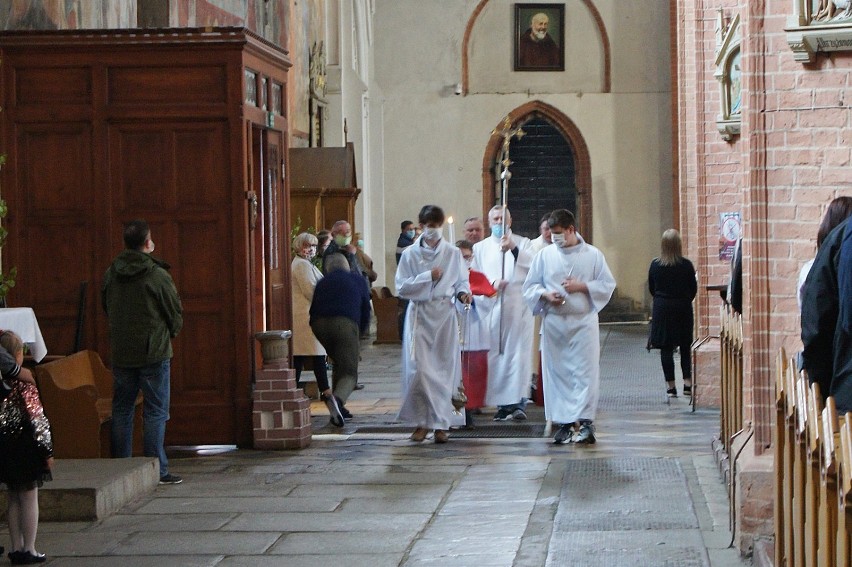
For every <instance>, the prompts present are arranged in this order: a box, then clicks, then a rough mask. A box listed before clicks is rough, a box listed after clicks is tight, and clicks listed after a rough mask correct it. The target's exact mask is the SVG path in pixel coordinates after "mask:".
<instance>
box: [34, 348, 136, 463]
mask: <svg viewBox="0 0 852 567" xmlns="http://www.w3.org/2000/svg"><path fill="white" fill-rule="evenodd" d="M35 377H36V381H37V382H38V387H39V393H40V395H41V401H42V405H43V406H44V413H45V415H46V416H47V419H48V420H49V421H50V428H51V433H52V435H53V455H54V457H57V458H64V459H83V458H98V457H109V456H110V427H111V424H112V392H113V379H112V373H111V372H110V371H109V370H107V368H106V367H105V366H104V364H103V362H102V361H101V358H100V356H98V353H96V352H94V351H91V350H84V351H80V352H77V353H74V354H72V355H70V356H66V357H64V358H60V359H59V360H54V361H52V362H48V363H47V364H40V365H38V366H36V367H35ZM141 409H142V396H141V395H140V396H138V397H137V399H136V412H135V415H134V428H133V430H134V434H133V445H134V453H137V452H139V451H138V449H139V448H141V446H142V411H141Z"/></svg>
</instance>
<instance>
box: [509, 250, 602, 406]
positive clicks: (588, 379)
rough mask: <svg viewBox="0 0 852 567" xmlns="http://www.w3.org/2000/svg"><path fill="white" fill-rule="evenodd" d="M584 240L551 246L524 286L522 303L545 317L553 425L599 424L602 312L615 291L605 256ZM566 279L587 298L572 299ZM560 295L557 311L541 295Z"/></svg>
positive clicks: (545, 374)
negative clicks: (575, 282) (580, 285)
mask: <svg viewBox="0 0 852 567" xmlns="http://www.w3.org/2000/svg"><path fill="white" fill-rule="evenodd" d="M577 236H578V237H579V238H580V243H579V244H577V245H576V246H571V247H568V248H562V247H560V246H548V247H546V248H544V249H543V250H542V251H541V252H539V253H538V254H537V255H536V257H535V258H534V259H533V262H532V266H530V270H529V275H528V276H527V279H526V281H525V282H524V286H523V294H524V299H525V300H526V302H527V304H528V305H529V306H530V308H531V309H532V310H533V312H534V313H536V314H539V313H540V314H541V317H542V320H541V358H542V382H543V384H544V408H545V412H544V413H545V417H546V418H547V419H548V420H551V421H553V422H555V423H573V422H575V421H578V420H580V419H589V420H594V419H595V413H596V412H597V407H598V396H599V392H600V330H599V328H598V312H599V311H600V310H601V309H603V308H604V306H605V305H606V304H607V303H608V302H609V300H610V298H611V297H612V292H613V291H614V290H615V279H614V278H613V277H612V272H610V270H609V266H607V264H606V259H604V255H603V253H601V251H600V250H598V249H597V248H595V247H594V246H592V245H590V244H586V243H585V241H584V240H583V239H582V237H580V235H579V234H578V235H577ZM568 275H570V276H571V277H574V278H576V279H578V280H580V281H582V282H583V283H585V284H586V285H587V286H588V288H589V292H588V293H571V294H568V293H566V292H565V290H564V289H563V288H562V284H561V282H562V280H563V279H565V278H566V277H567V276H568ZM549 291H558V292H559V293H561V294H563V295H564V296H565V304H564V305H559V306H554V305H551V304H550V303H548V302H547V301H545V300H543V299H542V294H543V293H545V292H549Z"/></svg>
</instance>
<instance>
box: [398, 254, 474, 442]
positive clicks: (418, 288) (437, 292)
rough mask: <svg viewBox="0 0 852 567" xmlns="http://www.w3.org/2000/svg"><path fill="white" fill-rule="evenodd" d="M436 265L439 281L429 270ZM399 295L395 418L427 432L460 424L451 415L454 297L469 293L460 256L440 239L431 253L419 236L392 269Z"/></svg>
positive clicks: (457, 373) (456, 349) (456, 373)
mask: <svg viewBox="0 0 852 567" xmlns="http://www.w3.org/2000/svg"><path fill="white" fill-rule="evenodd" d="M434 267H440V268H441V269H442V270H443V272H444V273H443V275H442V276H441V279H439V280H438V281H436V282H433V281H432V273H431V270H432V268H434ZM395 283H396V289H397V293H398V295H399V297H401V298H403V299H408V300H409V303H408V311H407V312H406V314H405V328H404V331H403V338H402V406H401V407H400V409H399V414H398V415H397V419H399V420H400V421H404V422H407V423H413V424H414V425H416V426H417V427H424V428H426V429H449V428H450V425H452V424H457V423H464V417H463V416H458V415H454V414H453V405H452V401H451V400H452V396H453V394H454V393H455V392H456V390H457V388H458V386H459V384H461V350H460V345H459V326H458V321H457V319H456V307H455V306H454V302H453V297H455V296H456V295H457V294H458V293H459V292H465V293H470V286H469V284H468V272H467V267H466V266H465V265H464V260H463V259H462V256H461V252H460V251H459V249H458V248H456V247H455V246H451V245H450V244H448V243H447V242H445V241H444V240H443V239H441V240H440V241H439V242H438V246H437V248H436V249H435V250H432V249H431V248H429V247H428V246H426V245H425V243H423V242H421V238H418V239H417V240H415V241H414V244H413V245H412V246H409V247H407V248H406V249H405V250H403V252H402V257H401V258H400V260H399V267H398V268H397V270H396V282H395Z"/></svg>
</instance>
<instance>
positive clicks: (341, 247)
mask: <svg viewBox="0 0 852 567" xmlns="http://www.w3.org/2000/svg"><path fill="white" fill-rule="evenodd" d="M355 252H356V248H355V245H354V244H352V225H350V224H349V221H345V220H339V221H337V222H336V223H334V226H332V227H331V242H329V243H328V247H326V249H325V252H324V253H323V255H322V273H323V274H327V273H328V258H329V256H331V255H332V254H342V255H343V256H344V257H345V258H346V261H347V262H349V271H351V272H352V273H353V274H361V275H362V276H364V279H365V280H367V274H366V271H365V270H364V268H363V266H361V263H360V262H359V261H358V257H357V255H356V254H355Z"/></svg>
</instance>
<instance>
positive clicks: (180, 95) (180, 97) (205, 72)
mask: <svg viewBox="0 0 852 567" xmlns="http://www.w3.org/2000/svg"><path fill="white" fill-rule="evenodd" d="M226 84H227V83H226V81H225V68H224V67H220V66H198V67H179V66H174V67H171V66H170V67H113V68H110V70H109V77H108V85H109V87H108V88H109V95H108V97H109V102H110V104H157V105H162V104H198V103H199V102H207V103H210V102H225V101H226V99H227V97H226V95H227V93H226V90H225V85H226Z"/></svg>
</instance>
